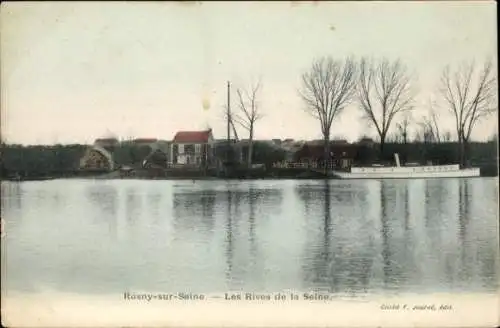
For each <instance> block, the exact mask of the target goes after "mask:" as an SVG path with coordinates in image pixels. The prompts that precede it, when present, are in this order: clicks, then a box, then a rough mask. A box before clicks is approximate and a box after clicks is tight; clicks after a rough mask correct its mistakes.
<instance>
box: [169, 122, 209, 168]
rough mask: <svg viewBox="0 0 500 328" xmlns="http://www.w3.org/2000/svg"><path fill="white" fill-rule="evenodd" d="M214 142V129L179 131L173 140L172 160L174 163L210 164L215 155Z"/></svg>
mask: <svg viewBox="0 0 500 328" xmlns="http://www.w3.org/2000/svg"><path fill="white" fill-rule="evenodd" d="M214 142H215V140H214V138H213V135H212V129H208V130H206V131H179V132H177V133H176V135H175V137H174V139H173V140H172V145H171V148H170V150H171V154H170V160H171V162H172V163H173V164H190V165H205V164H210V163H211V162H212V159H213V156H214Z"/></svg>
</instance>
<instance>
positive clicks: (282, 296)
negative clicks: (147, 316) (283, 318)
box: [123, 292, 338, 302]
mask: <svg viewBox="0 0 500 328" xmlns="http://www.w3.org/2000/svg"><path fill="white" fill-rule="evenodd" d="M123 298H124V299H125V300H130V301H148V302H149V301H154V300H160V301H175V300H183V301H205V300H208V299H221V300H226V301H273V300H274V301H286V300H291V301H298V300H305V301H329V300H334V299H337V298H338V297H337V296H335V295H330V294H321V293H300V294H299V293H271V294H269V293H245V292H242V293H239V292H237V293H224V294H220V295H210V296H207V295H205V294H196V293H132V292H125V293H124V294H123Z"/></svg>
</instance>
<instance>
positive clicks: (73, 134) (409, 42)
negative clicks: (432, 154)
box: [0, 1, 497, 144]
mask: <svg viewBox="0 0 500 328" xmlns="http://www.w3.org/2000/svg"><path fill="white" fill-rule="evenodd" d="M0 13H1V14H0V15H1V16H0V17H1V20H0V31H1V34H0V40H1V48H0V49H1V50H0V51H1V133H2V138H3V140H4V141H6V142H9V143H22V144H53V143H63V144H65V143H91V142H93V140H94V139H95V138H100V137H110V136H116V137H118V138H159V139H167V140H169V139H172V138H173V136H174V135H175V133H176V132H177V131H180V130H197V129H205V128H207V127H211V128H212V129H213V133H214V135H215V137H216V138H225V135H226V122H225V121H224V114H223V110H224V109H223V108H224V106H225V104H226V99H227V88H226V83H227V81H231V85H232V92H231V98H232V102H231V106H232V108H233V109H236V108H237V103H236V89H237V88H242V89H245V88H246V89H248V88H249V87H250V86H251V85H252V84H253V83H255V82H256V81H258V80H260V81H261V84H262V88H261V93H260V94H259V95H258V104H259V110H260V112H261V113H262V114H263V118H262V119H261V120H259V121H258V122H257V123H256V127H255V138H257V139H271V138H281V139H284V138H294V139H320V138H321V133H320V125H319V122H318V121H317V120H315V119H314V118H312V117H311V116H309V115H308V114H307V113H306V112H305V111H304V103H303V101H302V100H301V99H300V97H299V96H298V90H299V89H300V77H301V74H302V73H304V72H305V71H307V69H308V68H309V67H310V65H311V63H312V61H313V60H314V59H315V58H318V57H320V56H332V57H334V58H336V59H343V58H345V57H346V56H355V57H361V56H370V57H373V58H388V59H390V60H396V59H401V60H402V61H403V62H404V63H405V64H406V65H407V67H408V69H409V71H410V72H411V74H412V77H413V87H414V90H415V92H416V94H417V97H416V99H415V101H416V109H415V111H416V112H415V114H414V117H415V118H414V120H415V121H417V120H418V117H419V115H420V116H421V115H425V113H426V111H427V102H428V100H429V99H431V98H436V99H439V94H438V93H437V92H436V90H437V87H438V83H439V77H440V75H441V72H442V70H443V69H444V67H445V66H446V65H459V64H460V63H463V62H465V61H470V60H475V61H476V62H478V63H481V62H484V61H485V60H487V59H488V58H492V59H493V60H494V63H495V65H496V53H497V35H496V4H495V3H494V2H480V1H474V2H466V1H461V2H452V1H447V2H429V3H424V2H275V3H263V2H260V3H257V2H246V3H236V2H232V3H231V2H220V3H209V2H197V3H195V2H192V3H180V2H107V3H106V2H52V3H51V2H2V4H1V11H0ZM495 72H496V70H495ZM440 117H441V119H440V122H441V123H442V125H443V129H450V130H451V129H453V120H452V117H451V116H449V115H448V114H447V112H446V111H444V110H442V112H441V113H440ZM496 129H497V117H492V118H491V119H488V120H485V121H484V122H481V123H480V124H478V125H477V126H476V128H475V130H474V132H473V134H472V136H473V138H474V139H476V140H487V139H488V138H490V136H491V135H492V134H493V133H494V131H496ZM238 133H239V137H240V138H247V137H248V133H247V132H246V131H245V130H243V129H239V130H238ZM361 135H369V136H376V133H375V130H374V128H373V127H371V126H369V125H367V123H366V122H365V121H363V120H362V119H361V112H360V110H359V108H358V106H357V105H356V103H355V102H354V103H352V104H351V105H350V106H349V107H347V108H346V109H345V110H344V112H343V114H342V115H341V116H339V117H337V118H336V120H335V122H334V124H333V126H332V137H333V138H335V137H338V138H346V139H348V140H350V141H354V140H357V139H358V138H359V137H360V136H361Z"/></svg>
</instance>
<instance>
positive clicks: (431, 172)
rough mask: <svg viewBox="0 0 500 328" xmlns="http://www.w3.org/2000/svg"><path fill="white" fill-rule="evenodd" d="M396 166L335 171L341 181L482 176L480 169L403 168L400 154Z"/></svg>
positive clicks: (456, 167)
mask: <svg viewBox="0 0 500 328" xmlns="http://www.w3.org/2000/svg"><path fill="white" fill-rule="evenodd" d="M394 157H395V160H396V166H371V167H351V169H350V172H343V171H337V170H334V171H333V172H332V173H333V176H334V177H336V178H339V179H429V178H467V177H478V176H480V173H481V172H480V169H479V168H465V169H461V168H460V166H459V165H458V164H454V165H427V166H420V165H419V166H401V165H400V163H399V156H398V154H394Z"/></svg>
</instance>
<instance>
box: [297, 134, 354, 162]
mask: <svg viewBox="0 0 500 328" xmlns="http://www.w3.org/2000/svg"><path fill="white" fill-rule="evenodd" d="M357 148H358V146H357V145H355V144H350V143H347V142H345V141H343V140H342V141H341V142H339V141H330V143H329V158H327V160H328V161H332V162H334V165H335V166H339V167H342V168H345V167H349V166H350V165H352V161H353V159H354V158H355V157H356V154H357ZM324 157H325V153H324V146H323V140H314V141H310V142H306V143H304V144H303V146H302V148H300V149H299V150H298V151H296V152H295V156H294V161H296V162H305V163H317V162H322V161H324V160H325V158H324Z"/></svg>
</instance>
